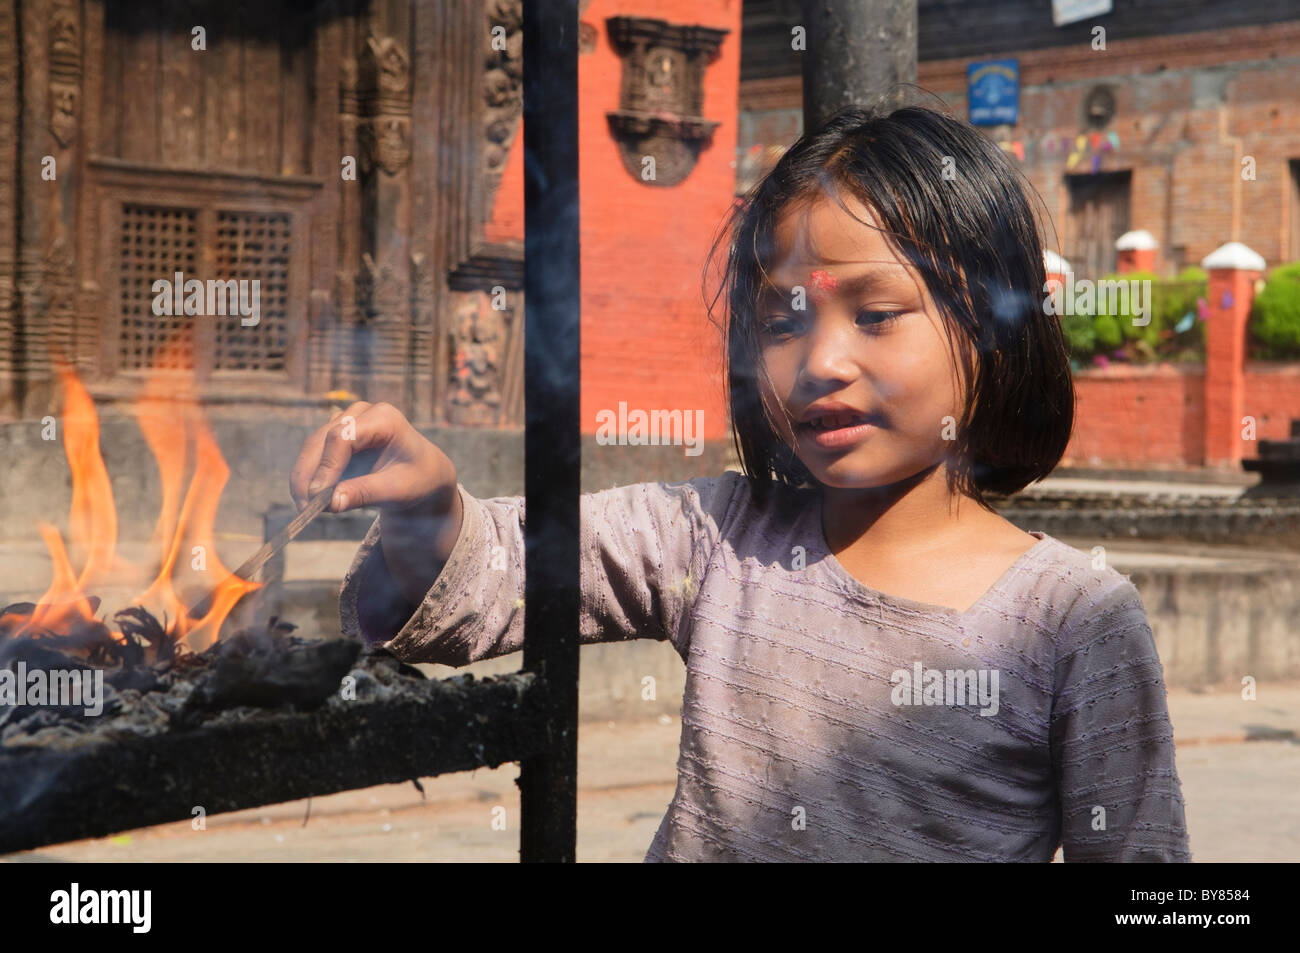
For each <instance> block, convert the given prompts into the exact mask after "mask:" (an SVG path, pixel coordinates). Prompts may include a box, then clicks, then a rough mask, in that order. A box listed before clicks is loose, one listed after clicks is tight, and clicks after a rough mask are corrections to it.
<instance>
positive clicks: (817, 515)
mask: <svg viewBox="0 0 1300 953" xmlns="http://www.w3.org/2000/svg"><path fill="white" fill-rule="evenodd" d="M813 498H814V500H815V501H816V502H815V505H813V506H809V507H807V508H806V512H809V513H811V514H812V524H813V525H812V530H811V537H812V539H813V542H814V548H815V549H816V550H817V551H818V555H819V556H820V557H821V561H822V562H824V563H825V565H826V568H827V570H828V571H829V572H830V573H831V575H832V576H834V577H835V579H836V581H837V582H839V584H840V585H841V587H843V588H844V589H846V590H847V591H848V592H850V593H851V594H853V595H856V596H858V597H860V598H864V599H866V600H867V601H869V602H874V603H878V604H880V605H882V606H892V607H894V608H898V609H906V610H908V611H911V612H918V613H924V614H927V615H934V616H943V617H946V618H949V619H965V618H968V617H969V616H972V615H974V614H975V613H976V612H977V611H979V610H980V609H982V608H984V607H985V606H986V605H987V604H988V603H990V602H992V601H993V600H994V599H995V598H996V597H997V596H998V595H1000V594H1001V592H1002V590H1003V587H1004V586H1005V585H1006V584H1007V583H1008V582H1009V581H1010V580H1011V579H1012V578H1014V577H1015V576H1017V575H1019V573H1020V571H1021V570H1022V569H1023V568H1024V567H1025V566H1026V565H1028V564H1029V563H1031V562H1033V560H1035V559H1037V558H1038V555H1039V554H1040V553H1042V552H1043V551H1044V550H1046V549H1047V547H1048V546H1050V545H1051V543H1052V542H1053V540H1052V537H1051V536H1048V535H1047V534H1046V533H1044V532H1042V531H1041V530H1032V529H1031V530H1026V532H1028V533H1029V535H1030V536H1033V537H1034V538H1035V539H1037V540H1038V542H1036V543H1034V545H1032V546H1030V547H1029V548H1028V549H1027V550H1025V551H1024V552H1023V553H1021V554H1020V556H1019V557H1017V558H1016V561H1015V562H1013V563H1012V564H1011V565H1010V566H1008V567H1007V569H1006V571H1005V572H1004V573H1002V575H1001V576H999V577H998V578H997V580H996V581H995V582H994V583H993V585H991V586H989V587H988V588H987V589H986V590H984V592H983V593H982V594H981V595H980V597H979V598H978V599H976V600H975V601H974V602H973V603H971V605H970V606H969V607H968V608H967V609H965V610H960V611H959V610H957V609H954V608H952V607H951V606H941V605H938V604H937V603H932V602H918V601H916V600H915V599H908V598H906V597H905V596H895V595H890V594H889V593H887V592H881V591H880V590H879V589H873V588H872V587H871V586H868V585H867V584H866V583H864V582H863V581H862V580H861V579H859V578H858V577H857V576H855V575H853V573H851V572H849V571H848V570H847V569H846V568H844V564H843V563H841V562H840V561H839V559H838V558H837V557H836V555H835V553H833V552H832V551H831V547H830V543H829V542H827V540H826V534H825V532H824V531H823V530H822V519H821V498H820V495H814V497H813Z"/></svg>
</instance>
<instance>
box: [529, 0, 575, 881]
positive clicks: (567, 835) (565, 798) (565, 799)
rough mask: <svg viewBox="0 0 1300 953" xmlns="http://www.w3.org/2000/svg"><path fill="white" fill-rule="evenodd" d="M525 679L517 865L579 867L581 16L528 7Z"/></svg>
mask: <svg viewBox="0 0 1300 953" xmlns="http://www.w3.org/2000/svg"><path fill="white" fill-rule="evenodd" d="M523 41H524V42H523V61H524V62H523V74H524V84H523V85H524V118H523V124H524V128H523V136H524V314H525V324H524V347H525V355H524V418H525V430H524V468H525V473H524V492H525V494H526V497H527V510H528V519H527V524H526V528H525V534H524V538H525V550H526V554H525V573H526V577H527V578H526V580H525V586H524V605H525V609H524V670H525V671H530V672H535V673H536V674H537V675H538V676H539V677H540V678H541V679H542V680H543V683H544V685H545V687H546V694H547V698H548V702H547V705H548V721H549V728H550V749H549V751H548V752H547V753H546V754H545V755H541V756H538V757H535V758H527V759H524V760H523V761H522V762H521V763H520V774H519V782H518V783H519V790H520V815H521V817H520V835H519V854H520V860H521V861H523V862H525V863H530V862H538V861H551V862H554V861H564V862H570V863H571V862H572V861H573V860H574V859H575V854H576V846H577V820H578V810H577V808H578V786H577V775H578V515H579V508H578V495H579V491H580V483H579V480H580V475H581V474H580V465H581V462H582V456H581V454H582V449H581V445H580V444H579V437H578V422H579V421H578V415H579V409H578V393H579V380H578V355H579V348H578V344H579V340H578V334H579V288H580V281H581V272H580V267H579V245H578V9H577V2H576V0H526V2H525V3H524V4H523Z"/></svg>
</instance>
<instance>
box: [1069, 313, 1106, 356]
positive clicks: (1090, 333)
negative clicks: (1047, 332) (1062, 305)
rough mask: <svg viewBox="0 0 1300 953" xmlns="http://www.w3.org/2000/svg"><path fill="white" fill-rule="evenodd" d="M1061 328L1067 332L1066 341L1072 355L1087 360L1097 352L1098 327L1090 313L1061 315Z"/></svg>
mask: <svg viewBox="0 0 1300 953" xmlns="http://www.w3.org/2000/svg"><path fill="white" fill-rule="evenodd" d="M1061 330H1062V331H1064V332H1065V343H1066V346H1067V347H1069V349H1070V356H1071V357H1074V358H1077V359H1078V360H1080V361H1087V360H1089V359H1091V358H1092V356H1093V354H1095V353H1096V352H1097V329H1096V328H1095V327H1093V323H1092V318H1091V317H1090V316H1089V315H1086V314H1064V315H1061Z"/></svg>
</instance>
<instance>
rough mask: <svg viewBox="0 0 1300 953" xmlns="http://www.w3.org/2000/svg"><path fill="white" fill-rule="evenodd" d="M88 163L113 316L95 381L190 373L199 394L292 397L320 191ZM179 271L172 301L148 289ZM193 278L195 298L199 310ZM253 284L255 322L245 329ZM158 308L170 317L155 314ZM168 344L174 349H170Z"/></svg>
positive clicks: (291, 182)
mask: <svg viewBox="0 0 1300 953" xmlns="http://www.w3.org/2000/svg"><path fill="white" fill-rule="evenodd" d="M93 166H94V170H95V173H96V177H97V180H98V183H97V184H98V188H99V190H100V196H101V197H100V202H99V209H98V215H99V221H100V222H101V223H102V235H101V239H100V243H99V261H100V263H101V264H100V273H101V274H102V275H103V280H104V282H105V286H106V288H107V289H111V290H109V292H108V296H107V301H106V303H107V304H108V305H109V306H110V311H113V312H116V313H115V314H110V315H109V316H108V321H107V323H106V330H105V333H103V334H102V335H101V336H100V341H99V345H100V346H99V356H100V366H101V370H102V374H103V379H104V381H105V382H107V381H109V380H111V379H112V378H113V377H114V375H116V374H119V373H124V374H140V373H144V372H147V371H149V370H150V369H155V368H158V369H164V370H168V369H171V370H180V371H192V372H193V376H194V379H195V380H196V381H197V382H198V383H199V385H200V388H201V390H202V392H203V393H204V394H205V395H217V394H258V393H265V394H277V395H281V396H291V395H293V394H296V393H299V392H301V389H302V388H304V387H305V386H306V384H307V363H308V361H307V339H308V329H307V301H308V299H309V298H310V290H309V283H308V274H309V271H310V268H311V257H310V248H309V245H308V241H309V236H310V235H311V234H312V228H311V222H312V213H311V204H312V202H313V200H314V199H315V198H316V196H317V195H318V194H319V189H320V186H319V184H318V183H316V182H313V181H308V180H305V179H301V178H298V179H290V178H268V177H255V176H249V175H229V174H224V173H219V172H203V173H198V172H195V171H192V170H189V171H187V170H178V169H162V168H158V169H155V168H147V167H144V166H140V165H137V164H133V163H126V162H120V161H115V160H114V161H110V160H104V159H101V160H98V161H96V162H95V163H93ZM177 272H180V274H181V279H180V280H181V289H180V295H179V297H180V300H179V301H177V300H176V295H175V294H170V295H167V296H166V297H161V298H160V295H159V294H156V293H154V291H153V288H154V285H155V283H156V282H161V281H166V282H167V283H169V284H170V285H172V286H173V287H174V285H175V276H176V273H177ZM190 281H198V282H199V285H200V287H201V288H202V291H203V294H202V296H201V299H202V304H201V305H198V306H197V307H196V304H197V302H196V301H195V300H194V299H193V298H192V293H193V288H194V286H193V285H190V288H189V290H186V283H187V282H190ZM253 282H257V296H256V305H257V307H256V317H257V319H256V320H255V321H249V322H248V323H245V321H246V320H248V319H249V318H252V317H253V315H252V314H250V313H249V310H251V308H252V305H253V303H254V298H253V294H252V291H253ZM241 285H242V287H241ZM159 287H160V288H161V285H159ZM156 300H158V301H160V303H161V304H162V305H163V307H161V308H160V309H159V310H162V311H164V312H167V311H171V312H172V313H171V314H168V313H164V314H155V313H154V310H153V306H154V303H155V301H156ZM187 306H188V307H189V308H190V309H191V310H192V312H193V313H191V314H185V313H184V312H185V310H186V307H187ZM172 341H175V342H176V344H177V345H178V347H176V348H168V347H167V345H168V344H169V343H170V342H172Z"/></svg>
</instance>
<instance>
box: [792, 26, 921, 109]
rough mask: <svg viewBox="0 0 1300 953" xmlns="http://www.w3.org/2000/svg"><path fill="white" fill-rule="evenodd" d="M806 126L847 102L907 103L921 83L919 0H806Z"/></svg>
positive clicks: (860, 104)
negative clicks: (911, 87) (909, 86)
mask: <svg viewBox="0 0 1300 953" xmlns="http://www.w3.org/2000/svg"><path fill="white" fill-rule="evenodd" d="M800 12H801V16H802V19H803V27H804V29H805V30H806V31H807V34H808V49H807V50H806V51H805V52H804V54H803V128H804V132H811V131H813V130H814V129H817V128H818V127H819V126H821V124H822V123H824V122H825V121H826V120H827V119H829V118H830V117H831V115H833V114H834V113H835V112H836V111H837V110H839V109H841V108H842V107H844V106H881V107H883V108H885V109H887V110H888V109H893V108H896V107H898V106H901V105H903V101H904V98H905V97H906V95H907V93H908V90H906V89H905V88H902V87H900V86H899V84H901V83H915V82H916V0H803V2H802V4H801V11H800Z"/></svg>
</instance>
